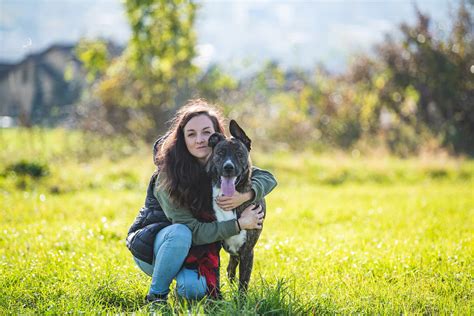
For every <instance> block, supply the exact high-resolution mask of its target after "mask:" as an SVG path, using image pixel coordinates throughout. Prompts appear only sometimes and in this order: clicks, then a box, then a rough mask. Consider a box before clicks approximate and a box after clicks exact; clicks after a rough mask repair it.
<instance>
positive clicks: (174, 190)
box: [155, 99, 224, 220]
mask: <svg viewBox="0 0 474 316" xmlns="http://www.w3.org/2000/svg"><path fill="white" fill-rule="evenodd" d="M199 115H206V116H207V117H209V119H210V120H211V122H212V124H213V126H214V130H215V131H216V132H219V133H224V127H223V121H224V120H223V116H222V114H221V112H220V111H219V110H217V108H215V107H214V106H212V105H210V104H208V103H207V102H206V101H205V100H202V99H197V100H190V101H188V103H186V105H184V106H183V107H182V108H180V109H179V111H178V112H177V113H176V115H175V117H174V118H173V119H172V121H171V127H170V129H169V130H168V132H167V133H166V135H165V136H164V139H163V140H162V141H161V145H159V148H157V156H156V160H155V161H156V163H157V166H158V170H159V171H160V172H164V173H165V177H163V180H162V182H161V183H160V186H162V188H163V189H164V190H165V191H166V192H168V194H169V195H170V197H171V199H172V200H173V202H175V203H176V204H178V205H179V206H181V207H185V208H188V209H189V210H190V211H191V213H192V214H193V216H194V217H196V218H197V219H201V220H213V219H214V213H213V211H212V187H211V178H210V177H209V176H208V175H207V173H206V171H205V169H204V166H202V165H201V164H200V163H199V162H198V160H197V159H196V158H195V157H194V156H192V155H191V154H190V153H189V151H188V149H187V147H186V142H185V139H184V127H185V126H186V124H187V123H188V122H189V121H190V120H191V119H192V118H194V117H196V116H199Z"/></svg>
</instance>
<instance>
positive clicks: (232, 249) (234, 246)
mask: <svg viewBox="0 0 474 316" xmlns="http://www.w3.org/2000/svg"><path fill="white" fill-rule="evenodd" d="M219 192H220V190H219V188H217V187H213V188H212V197H213V207H214V212H215V214H216V219H217V221H218V222H223V221H228V220H231V219H236V218H237V214H235V212H233V211H224V210H223V209H221V208H220V207H219V205H217V203H216V200H215V199H216V198H217V197H218V195H219ZM246 240H247V231H246V230H245V229H243V230H241V231H240V233H239V234H238V235H234V236H232V237H229V238H227V239H225V240H224V249H225V250H226V251H227V252H229V253H230V254H237V252H238V251H239V249H240V247H242V245H243V244H244V243H245V241H246Z"/></svg>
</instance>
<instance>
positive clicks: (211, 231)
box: [153, 167, 277, 245]
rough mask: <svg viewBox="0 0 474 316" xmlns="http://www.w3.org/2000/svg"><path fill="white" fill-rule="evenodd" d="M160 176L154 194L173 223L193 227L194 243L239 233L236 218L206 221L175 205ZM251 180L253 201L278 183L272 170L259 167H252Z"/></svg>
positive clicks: (264, 194) (208, 242) (207, 242)
mask: <svg viewBox="0 0 474 316" xmlns="http://www.w3.org/2000/svg"><path fill="white" fill-rule="evenodd" d="M160 177H162V175H161V174H160V175H158V178H157V180H156V183H155V189H154V191H153V194H154V195H155V197H156V199H157V200H158V201H159V203H160V205H161V207H162V208H163V211H164V212H165V215H166V217H167V218H168V219H169V220H170V221H171V222H172V223H173V224H185V225H186V226H188V227H189V229H191V232H192V234H193V244H194V245H204V244H210V243H213V242H216V241H218V240H224V239H226V238H229V237H231V236H233V235H237V234H238V233H239V231H238V228H237V225H236V223H235V220H229V221H223V222H217V221H215V222H211V223H204V222H200V221H198V220H197V219H196V218H194V217H193V215H192V214H191V212H190V211H189V210H188V209H186V208H183V207H180V206H177V205H175V204H174V202H173V201H172V200H171V198H170V196H169V195H168V193H167V192H165V191H163V189H162V188H161V187H160V185H159V183H160ZM251 180H252V189H253V191H254V192H255V196H254V199H253V200H252V201H251V202H252V203H253V202H255V201H259V200H261V199H263V197H264V196H266V195H267V194H268V193H270V192H271V191H272V190H273V188H275V186H276V185H277V181H276V179H275V177H273V175H272V174H271V173H270V172H268V171H266V170H262V169H259V168H257V167H252V178H251Z"/></svg>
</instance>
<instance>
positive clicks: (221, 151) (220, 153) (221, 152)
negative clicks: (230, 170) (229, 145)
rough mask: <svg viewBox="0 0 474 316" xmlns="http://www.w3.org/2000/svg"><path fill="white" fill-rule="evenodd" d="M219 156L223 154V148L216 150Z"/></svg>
mask: <svg viewBox="0 0 474 316" xmlns="http://www.w3.org/2000/svg"><path fill="white" fill-rule="evenodd" d="M217 154H218V155H219V156H224V155H225V150H223V149H221V150H219V151H218V152H217Z"/></svg>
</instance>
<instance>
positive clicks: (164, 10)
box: [79, 0, 474, 157]
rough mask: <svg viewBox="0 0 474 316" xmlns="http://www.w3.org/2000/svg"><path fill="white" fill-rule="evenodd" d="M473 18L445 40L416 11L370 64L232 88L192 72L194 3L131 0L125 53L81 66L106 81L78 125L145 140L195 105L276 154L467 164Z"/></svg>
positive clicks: (473, 112) (258, 78)
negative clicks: (380, 151)
mask: <svg viewBox="0 0 474 316" xmlns="http://www.w3.org/2000/svg"><path fill="white" fill-rule="evenodd" d="M470 8H472V4H466V3H465V2H461V3H460V5H459V8H458V11H457V13H456V15H455V16H453V25H452V28H451V30H450V31H449V32H447V33H446V34H443V33H441V32H440V31H438V30H436V29H433V27H432V26H431V22H430V21H431V20H430V18H429V17H428V16H427V15H425V14H423V13H422V12H420V11H419V10H416V14H417V21H416V22H415V23H414V24H413V25H408V24H402V25H401V26H400V32H399V34H389V35H387V37H386V39H385V40H384V41H382V42H381V43H379V44H378V45H377V46H376V47H375V54H374V55H372V56H370V55H363V54H361V55H357V56H353V58H352V61H351V63H350V65H349V67H348V69H347V71H345V72H344V73H341V74H336V75H335V74H331V73H329V72H328V71H327V70H326V69H325V68H324V66H322V65H317V66H316V67H315V68H314V69H313V70H306V71H303V70H298V69H283V68H282V67H281V66H280V65H279V64H278V63H277V62H275V61H269V62H267V63H265V64H264V65H262V67H261V68H260V69H259V70H258V71H257V72H256V73H254V74H252V75H250V76H248V77H246V78H241V79H240V80H237V79H236V78H233V77H232V76H231V75H230V74H228V73H226V72H225V71H224V70H223V69H222V68H221V67H219V66H218V65H213V66H211V67H209V68H208V69H207V70H205V71H200V70H199V69H197V68H196V67H195V66H193V64H192V58H193V57H194V56H195V49H194V46H195V43H196V39H195V33H194V30H193V22H194V18H195V13H196V5H195V4H194V3H192V2H186V1H172V2H167V1H158V0H153V1H152V0H149V1H145V2H143V1H132V0H129V1H126V9H127V16H128V18H129V21H130V24H131V27H132V38H131V39H130V42H129V44H128V46H127V48H126V50H125V51H124V52H123V54H122V55H121V56H120V57H119V58H115V59H112V60H111V61H110V63H108V66H107V67H106V68H105V69H104V67H103V65H104V63H105V61H104V60H105V57H104V51H103V45H102V46H101V45H95V46H94V45H92V48H88V49H86V50H83V53H82V55H81V56H82V58H83V60H84V61H85V62H86V64H88V65H89V68H88V69H89V71H90V72H92V73H94V74H100V73H103V75H102V77H100V79H99V80H98V82H97V84H96V90H95V91H96V95H97V96H98V97H99V102H98V103H93V104H94V106H90V107H89V108H90V110H91V113H93V115H90V116H87V117H86V119H85V121H86V123H87V124H85V125H87V126H89V127H90V125H93V126H94V127H95V128H94V130H98V129H102V130H106V131H108V133H109V134H112V133H117V132H118V133H124V134H126V135H133V136H134V138H135V139H140V138H143V137H145V138H146V139H148V140H149V139H151V138H155V137H156V134H157V133H161V132H163V131H164V129H165V126H166V124H165V122H166V121H167V120H168V119H169V117H170V116H171V115H172V114H173V113H174V110H175V109H176V108H177V107H178V106H180V105H182V104H183V103H184V102H185V100H186V99H187V98H188V97H190V96H192V97H200V98H207V99H208V100H210V101H211V102H215V103H217V104H219V105H221V106H222V108H223V110H224V112H225V114H226V115H227V116H229V117H231V118H234V119H237V120H239V121H240V122H242V124H243V125H244V126H245V127H246V128H247V130H249V131H250V136H251V137H252V138H253V139H254V141H255V142H258V143H259V144H261V146H264V147H266V148H268V149H270V148H271V149H272V150H275V149H293V150H301V149H303V148H311V149H313V150H317V151H322V150H324V149H326V148H343V149H348V150H351V151H352V150H355V151H358V152H360V151H366V150H370V149H371V148H374V147H375V148H380V147H382V148H385V149H386V150H388V151H390V152H392V153H394V154H397V155H399V156H403V157H406V156H409V155H412V154H417V153H420V152H423V151H433V150H439V148H444V149H445V150H447V151H449V152H452V153H458V154H463V153H467V154H474V138H473V137H470V136H471V135H474V130H473V126H474V108H473V106H472V105H473V104H474V99H473V98H474V94H473V91H474V86H473V82H474V81H473V80H472V76H473V73H472V72H473V69H474V68H473V65H472V60H474V40H473V34H472V30H473V26H472V13H471V12H472V11H470ZM79 51H81V50H80V49H79ZM87 60H89V61H90V62H87ZM98 117H99V118H101V119H103V120H97V118H98ZM91 122H96V123H94V124H91ZM102 122H103V123H102Z"/></svg>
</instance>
